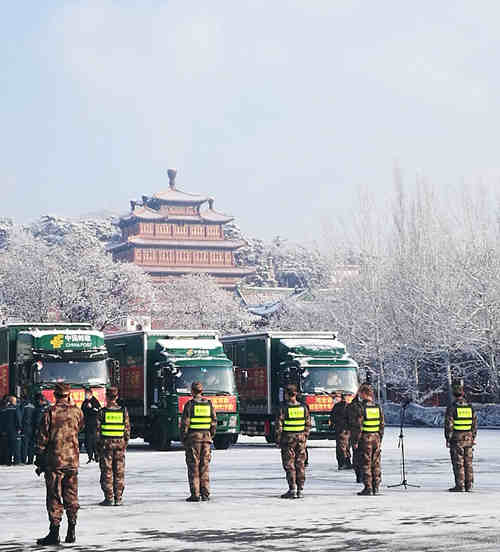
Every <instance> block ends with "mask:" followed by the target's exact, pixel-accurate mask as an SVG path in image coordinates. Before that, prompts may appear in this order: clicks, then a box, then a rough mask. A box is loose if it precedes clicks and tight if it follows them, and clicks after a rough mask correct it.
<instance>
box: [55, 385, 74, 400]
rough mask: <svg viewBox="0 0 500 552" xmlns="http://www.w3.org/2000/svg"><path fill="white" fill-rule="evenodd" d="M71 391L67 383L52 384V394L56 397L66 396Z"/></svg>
mask: <svg viewBox="0 0 500 552" xmlns="http://www.w3.org/2000/svg"><path fill="white" fill-rule="evenodd" d="M70 393H71V386H70V385H68V384H67V383H56V384H55V386H54V395H56V396H57V397H66V396H67V395H69V394H70Z"/></svg>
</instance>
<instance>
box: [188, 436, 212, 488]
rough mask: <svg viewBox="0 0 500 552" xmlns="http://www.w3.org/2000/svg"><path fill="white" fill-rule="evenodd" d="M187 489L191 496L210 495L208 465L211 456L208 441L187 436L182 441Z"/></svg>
mask: <svg viewBox="0 0 500 552" xmlns="http://www.w3.org/2000/svg"><path fill="white" fill-rule="evenodd" d="M184 448H185V449H186V466H187V472H188V479H189V489H190V491H191V495H192V496H200V494H201V496H209V495H210V475H209V466H210V460H211V458H212V453H211V450H210V441H198V440H194V439H192V438H190V437H189V435H188V437H187V438H186V440H185V441H184Z"/></svg>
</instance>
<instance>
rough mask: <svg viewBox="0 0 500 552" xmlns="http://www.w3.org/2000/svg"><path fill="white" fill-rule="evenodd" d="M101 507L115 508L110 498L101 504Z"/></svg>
mask: <svg viewBox="0 0 500 552" xmlns="http://www.w3.org/2000/svg"><path fill="white" fill-rule="evenodd" d="M99 506H113V501H112V500H111V499H110V498H105V499H104V500H103V501H102V502H99Z"/></svg>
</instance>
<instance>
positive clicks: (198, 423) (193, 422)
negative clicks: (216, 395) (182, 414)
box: [189, 404, 212, 430]
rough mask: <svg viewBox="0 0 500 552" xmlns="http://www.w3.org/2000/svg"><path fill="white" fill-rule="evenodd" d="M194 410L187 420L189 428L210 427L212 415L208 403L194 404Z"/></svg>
mask: <svg viewBox="0 0 500 552" xmlns="http://www.w3.org/2000/svg"><path fill="white" fill-rule="evenodd" d="M193 410H194V412H193V415H192V416H191V419H190V421H189V429H197V430H199V429H210V425H211V423H212V417H211V415H210V405H209V404H195V405H194V409H193Z"/></svg>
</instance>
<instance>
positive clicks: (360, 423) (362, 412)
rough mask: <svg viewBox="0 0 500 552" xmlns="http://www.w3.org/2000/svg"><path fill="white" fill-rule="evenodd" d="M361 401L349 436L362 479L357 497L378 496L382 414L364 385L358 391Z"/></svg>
mask: <svg viewBox="0 0 500 552" xmlns="http://www.w3.org/2000/svg"><path fill="white" fill-rule="evenodd" d="M358 397H359V399H360V400H361V401H362V402H361V409H358V412H359V414H358V416H357V419H356V420H353V424H352V426H351V436H352V440H353V443H354V444H355V445H356V448H357V451H358V457H357V459H358V462H359V470H360V472H361V475H362V477H363V483H364V485H365V486H364V489H363V490H362V491H360V492H359V493H358V495H359V496H370V495H377V494H379V487H380V481H381V471H380V446H381V443H382V438H383V436H384V414H383V412H382V409H381V408H380V406H379V405H378V404H375V402H374V399H373V390H372V388H371V386H370V385H368V384H367V383H364V384H363V385H361V387H360V388H359V391H358Z"/></svg>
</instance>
